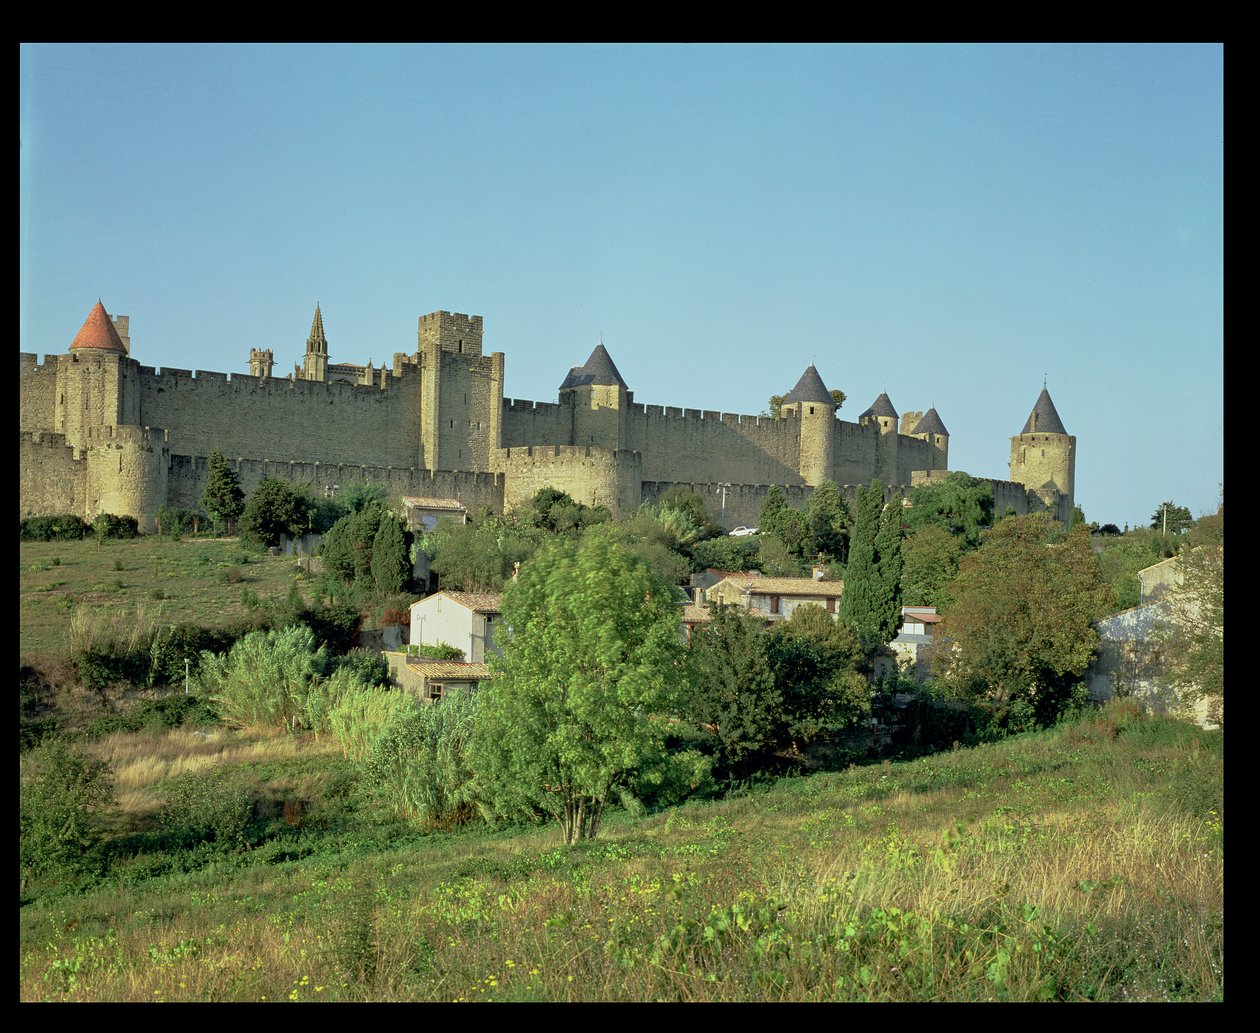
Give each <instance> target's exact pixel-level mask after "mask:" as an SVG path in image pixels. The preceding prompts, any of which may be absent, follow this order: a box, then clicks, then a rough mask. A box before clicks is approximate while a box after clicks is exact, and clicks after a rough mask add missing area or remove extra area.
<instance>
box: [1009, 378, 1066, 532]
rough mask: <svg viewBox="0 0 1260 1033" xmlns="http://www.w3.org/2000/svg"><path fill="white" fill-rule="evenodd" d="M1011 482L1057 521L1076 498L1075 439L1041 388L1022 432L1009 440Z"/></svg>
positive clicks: (1048, 393) (1064, 515)
mask: <svg viewBox="0 0 1260 1033" xmlns="http://www.w3.org/2000/svg"><path fill="white" fill-rule="evenodd" d="M1011 480H1012V481H1015V482H1016V483H1018V484H1022V485H1023V486H1024V487H1025V488H1027V489H1028V490H1029V491H1031V492H1034V493H1035V494H1037V495H1038V496H1039V497H1040V498H1041V500H1042V501H1043V502H1044V503H1045V504H1046V506H1047V507H1048V508H1050V509H1051V510H1053V511H1054V513H1055V516H1056V517H1057V519H1059V520H1063V521H1064V522H1066V521H1067V520H1068V519H1069V518H1070V517H1071V514H1072V508H1073V505H1074V499H1075V497H1076V438H1075V437H1073V436H1072V435H1071V434H1069V433H1068V432H1067V430H1066V429H1065V428H1064V426H1063V421H1062V420H1061V419H1059V413H1058V411H1057V410H1056V409H1055V407H1054V402H1053V401H1051V399H1050V392H1049V391H1048V390H1047V389H1046V388H1045V387H1044V386H1043V387H1042V389H1041V394H1039V395H1038V396H1037V401H1036V404H1035V405H1033V408H1032V412H1030V413H1029V414H1028V419H1027V421H1026V422H1025V423H1024V429H1023V430H1022V431H1020V432H1019V433H1018V434H1017V435H1016V436H1015V437H1013V438H1011Z"/></svg>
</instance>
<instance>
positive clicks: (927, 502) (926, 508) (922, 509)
mask: <svg viewBox="0 0 1260 1033" xmlns="http://www.w3.org/2000/svg"><path fill="white" fill-rule="evenodd" d="M905 519H906V524H907V526H908V527H909V528H910V529H911V530H912V531H913V530H918V529H919V528H921V527H927V526H929V525H935V526H937V527H941V528H944V529H945V530H946V531H948V532H949V533H950V534H953V535H958V536H959V537H961V538H962V539H963V541H965V542H966V543H967V547H968V548H969V549H974V548H976V547H977V546H978V545H979V544H980V535H981V533H982V532H983V531H984V529H985V528H986V527H991V526H992V525H993V485H992V484H990V483H989V482H988V481H983V480H980V478H978V477H971V476H969V475H967V474H965V473H962V472H961V471H955V472H954V473H951V474H948V475H947V476H946V477H944V478H943V479H942V480H939V481H931V482H929V483H927V484H921V485H919V486H918V487H917V488H915V489H914V490H913V491H911V492H910V507H909V508H908V509H907V510H906V514H905Z"/></svg>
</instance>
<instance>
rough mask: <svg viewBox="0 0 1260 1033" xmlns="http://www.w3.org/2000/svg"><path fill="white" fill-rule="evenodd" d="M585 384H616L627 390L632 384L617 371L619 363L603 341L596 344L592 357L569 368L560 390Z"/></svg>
mask: <svg viewBox="0 0 1260 1033" xmlns="http://www.w3.org/2000/svg"><path fill="white" fill-rule="evenodd" d="M585 384H615V385H617V386H618V387H620V388H624V389H625V390H627V391H628V390H630V386H629V385H628V384H627V383H626V382H625V381H624V380H622V379H621V374H620V373H618V372H617V364H616V363H615V362H613V360H612V356H611V355H609V354H608V349H607V348H605V347H604V345H603V342H600V343H599V344H597V345H596V346H595V350H594V351H593V352H591V357H590V358H589V359H587V360H586V362H585V363H584V364H583V365H581V366H574V367H573V368H572V369H570V370H569V375H568V376H567V377H565V378H564V383H563V384H561V385H560V390H561V391H563V390H564V389H565V388H566V387H582V386H583V385H585Z"/></svg>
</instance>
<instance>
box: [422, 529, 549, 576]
mask: <svg viewBox="0 0 1260 1033" xmlns="http://www.w3.org/2000/svg"><path fill="white" fill-rule="evenodd" d="M546 537H547V535H546V532H545V531H543V530H541V529H540V528H537V527H535V526H533V525H532V524H529V523H525V522H523V521H520V520H517V519H515V518H513V517H510V516H509V517H502V516H492V515H490V514H489V513H484V514H482V515H479V516H478V517H477V518H476V519H474V520H472V521H470V522H469V523H467V524H455V523H453V522H452V521H449V520H443V521H442V522H441V523H439V525H438V529H437V530H436V531H434V532H432V533H431V534H429V535H426V536H425V539H424V548H425V551H426V552H427V553H428V554H429V555H430V556H431V557H432V560H433V562H432V567H433V570H434V572H435V573H436V574H437V575H438V577H439V578H440V583H441V587H442V588H444V589H449V590H454V591H461V592H498V591H500V590H501V589H502V588H503V586H504V584H506V583H507V581H509V580H510V579H511V577H512V572H513V571H514V570H515V569H516V565H517V564H518V563H524V562H525V561H526V560H528V559H529V558H530V557H531V556H532V555H534V551H535V550H536V549H537V548H538V546H539V544H540V543H541V542H542V541H543V540H544V539H545V538H546Z"/></svg>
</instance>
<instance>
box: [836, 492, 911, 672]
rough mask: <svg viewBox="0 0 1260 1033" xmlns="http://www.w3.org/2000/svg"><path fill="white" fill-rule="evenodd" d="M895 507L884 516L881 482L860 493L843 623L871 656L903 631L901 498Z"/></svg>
mask: <svg viewBox="0 0 1260 1033" xmlns="http://www.w3.org/2000/svg"><path fill="white" fill-rule="evenodd" d="M893 502H894V504H895V507H894V506H893V505H890V506H889V507H888V509H887V510H885V508H884V486H883V485H882V484H881V483H880V482H879V481H872V482H871V484H870V486H869V487H867V488H859V489H858V494H857V514H856V516H855V518H854V524H853V533H852V537H851V539H850V542H849V565H848V568H847V569H846V571H845V578H844V595H843V596H841V597H840V619H841V620H842V621H843V622H844V623H845V625H846V626H847V627H848V628H849V630H850V631H852V632H853V634H854V636H855V637H856V638H857V640H858V641H859V642H860V643H861V644H862V648H863V649H864V650H865V651H866V653H867V655H868V656H870V655H872V654H873V653H874V652H875V651H876V650H877V649H879V648H880V647H881V646H883V645H885V644H887V643H888V642H890V641H891V640H892V638H893V637H894V636H895V635H896V634H897V629H898V628H899V627H900V626H901V568H902V560H901V497H900V496H897V497H896V498H894V500H893Z"/></svg>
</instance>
